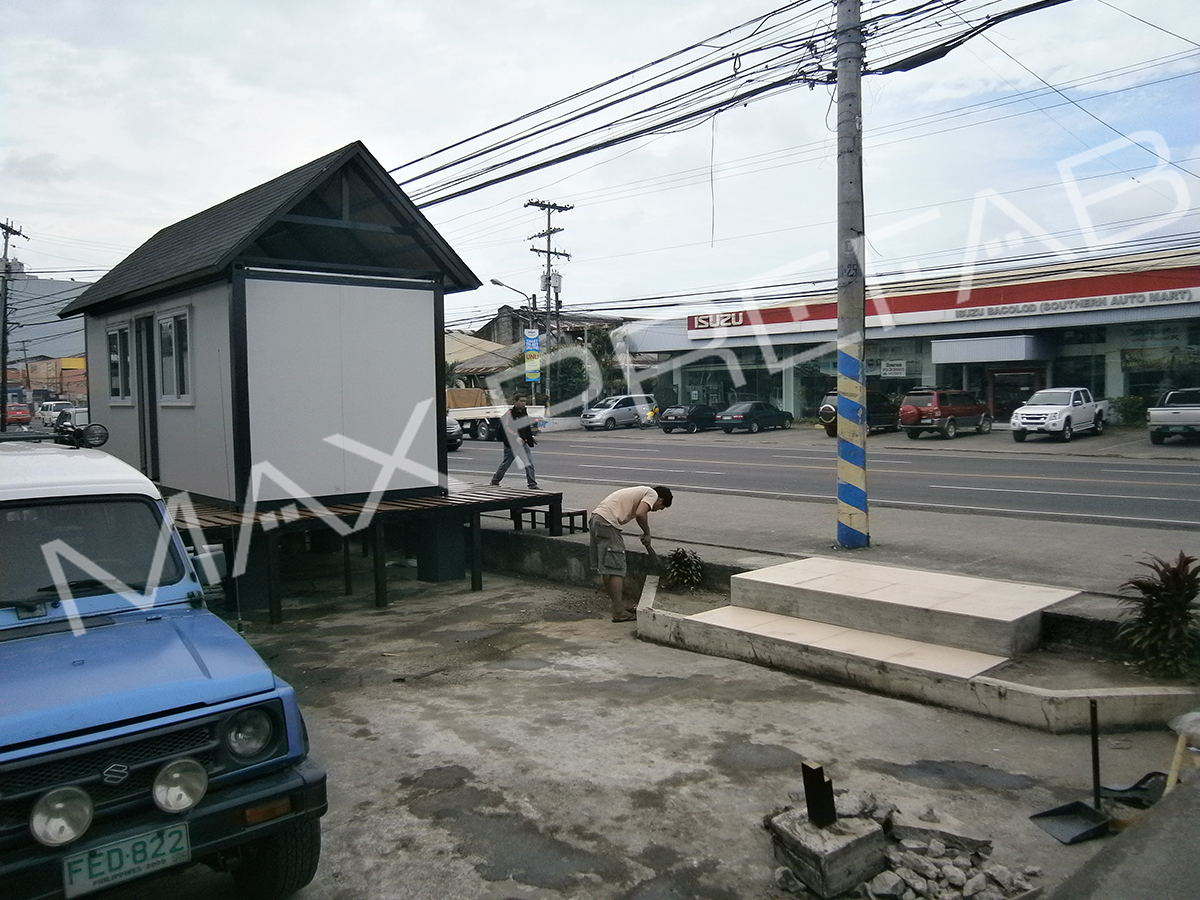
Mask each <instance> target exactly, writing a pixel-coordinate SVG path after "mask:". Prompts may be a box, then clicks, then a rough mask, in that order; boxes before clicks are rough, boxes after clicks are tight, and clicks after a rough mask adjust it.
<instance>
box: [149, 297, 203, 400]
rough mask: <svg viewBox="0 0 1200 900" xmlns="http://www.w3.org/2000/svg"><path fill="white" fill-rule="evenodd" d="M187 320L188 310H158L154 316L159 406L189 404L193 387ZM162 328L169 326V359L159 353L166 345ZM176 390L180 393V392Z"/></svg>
mask: <svg viewBox="0 0 1200 900" xmlns="http://www.w3.org/2000/svg"><path fill="white" fill-rule="evenodd" d="M191 319H192V311H191V307H177V308H175V309H166V310H162V311H160V312H159V313H157V314H156V315H155V317H154V323H155V344H154V355H155V362H156V364H157V365H158V402H159V405H160V406H191V405H192V390H193V387H194V384H193V378H192V337H191V336H192V327H191ZM180 323H182V325H183V327H182V328H180V327H179V325H180ZM166 326H170V338H169V340H170V348H171V353H170V355H169V356H168V355H167V354H166V353H164V352H163V351H164V347H165V346H166V345H167V342H166V339H165V335H164V328H165V327H166ZM168 362H169V364H170V371H169V372H168V368H167V366H168ZM168 375H169V377H168ZM181 382H182V384H181ZM180 387H182V388H183V390H180V389H179V388H180ZM168 389H170V390H168Z"/></svg>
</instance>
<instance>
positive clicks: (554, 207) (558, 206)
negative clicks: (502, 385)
mask: <svg viewBox="0 0 1200 900" xmlns="http://www.w3.org/2000/svg"><path fill="white" fill-rule="evenodd" d="M525 205H526V206H535V207H537V208H538V209H541V210H545V213H546V230H545V231H540V232H538V233H537V234H532V235H530V236H529V240H531V241H533V240H537V239H538V238H543V237H544V238H545V239H546V247H545V249H542V248H541V247H530V248H529V249H530V250H532V251H533V252H534V253H544V254H545V255H546V272H545V274H544V275H542V290H543V291H545V292H546V349H545V350H544V351H543V353H545V352H546V351H548V350H549V349H550V331H551V329H550V322H551V317H552V316H553V315H554V291H553V289H552V286H551V285H552V271H551V268H552V265H553V263H554V257H556V256H563V257H566V258H567V259H570V258H571V254H570V253H564V252H562V251H561V250H555V249H553V247H552V246H551V244H550V239H551V238H552V237H553V236H554V235H556V234H558V233H559V232H560V231H562V229H561V228H551V227H550V217H551V216H552V215H553V214H554V213H556V212H570V211H571V210H573V209H574V208H575V207H574V206H573V205H572V204H570V203H549V202H547V201H545V200H530V201H529V202H528V203H526V204H525ZM534 311H535V312H536V311H537V304H536V303H535V304H534ZM560 337H561V335H560ZM542 377H543V378H544V379H545V384H546V388H545V390H546V406H547V407H549V406H550V405H551V400H550V365H549V363H547V364H546V367H545V368H544V369H543V370H542Z"/></svg>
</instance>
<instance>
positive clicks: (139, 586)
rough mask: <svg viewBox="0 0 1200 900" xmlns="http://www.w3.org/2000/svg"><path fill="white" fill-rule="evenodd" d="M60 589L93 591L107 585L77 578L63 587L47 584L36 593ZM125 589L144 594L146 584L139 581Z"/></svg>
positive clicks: (90, 579) (97, 580) (91, 579)
mask: <svg viewBox="0 0 1200 900" xmlns="http://www.w3.org/2000/svg"><path fill="white" fill-rule="evenodd" d="M62 587H65V588H69V589H70V590H72V591H76V590H82V591H90V590H95V589H96V588H107V587H108V584H107V583H106V582H103V581H101V580H100V579H99V578H77V579H76V580H75V581H68V582H67V583H66V584H63V585H59V584H48V585H46V586H45V587H40V588H38V589H37V592H38V593H39V594H45V593H49V592H50V591H58V590H59V588H62ZM125 587H127V588H129V590H131V591H137V592H138V593H139V594H144V593H145V592H146V583H145V582H144V581H139V582H136V583H134V584H127V585H125Z"/></svg>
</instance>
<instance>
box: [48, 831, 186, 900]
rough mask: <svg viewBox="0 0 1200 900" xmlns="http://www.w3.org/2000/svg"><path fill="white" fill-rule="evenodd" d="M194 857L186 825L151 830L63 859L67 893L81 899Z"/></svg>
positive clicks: (65, 890) (64, 887)
mask: <svg viewBox="0 0 1200 900" xmlns="http://www.w3.org/2000/svg"><path fill="white" fill-rule="evenodd" d="M191 858H192V850H191V845H190V844H189V842H188V828H187V825H186V824H184V823H182V822H181V823H180V824H178V825H172V826H171V827H170V828H162V829H160V830H158V831H147V832H146V833H145V834H139V835H137V836H135V837H131V838H126V839H125V840H123V841H113V843H111V844H105V845H104V846H103V847H96V848H95V849H93V850H85V851H84V852H82V853H76V854H74V855H73V856H68V857H67V858H66V859H64V860H63V869H62V872H63V892H64V893H65V894H66V895H67V896H68V897H78V896H80V895H82V894H87V893H90V892H91V891H98V890H100V888H105V887H108V886H109V885H112V884H119V883H120V882H122V881H129V880H130V879H132V878H140V877H141V876H142V875H146V874H147V873H149V872H153V871H156V870H157V869H165V868H167V867H169V866H175V865H179V864H180V863H185V862H187V861H188V860H189V859H191Z"/></svg>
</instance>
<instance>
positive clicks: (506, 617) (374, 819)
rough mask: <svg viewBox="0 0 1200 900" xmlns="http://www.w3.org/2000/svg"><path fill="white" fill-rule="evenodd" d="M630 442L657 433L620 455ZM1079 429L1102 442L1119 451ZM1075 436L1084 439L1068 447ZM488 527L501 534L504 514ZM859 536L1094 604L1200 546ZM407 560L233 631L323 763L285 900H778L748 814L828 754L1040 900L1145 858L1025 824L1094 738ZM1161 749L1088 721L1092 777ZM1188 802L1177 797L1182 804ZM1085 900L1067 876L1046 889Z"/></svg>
mask: <svg viewBox="0 0 1200 900" xmlns="http://www.w3.org/2000/svg"><path fill="white" fill-rule="evenodd" d="M643 436H644V437H645V439H651V438H652V437H654V435H653V434H652V433H650V432H645V433H640V434H637V435H636V438H635V439H641V438H642V437H643ZM735 437H736V436H735ZM762 437H765V438H768V439H770V440H778V441H781V442H782V441H793V442H795V441H802V440H815V439H817V437H818V436H817V435H813V434H808V433H805V432H803V431H801V430H800V429H793V431H791V432H780V433H772V434H771V435H767V436H760V438H762ZM819 437H820V439H821V440H827V439H825V438H824V437H823V435H820V436H819ZM1003 437H1005V438H1006V439H1007V436H1006V435H1005V436H1003ZM1118 437H1119V435H1118ZM553 439H554V437H553V435H552V434H551V435H548V436H547V440H553ZM659 439H660V440H661V439H662V437H661V436H659ZM876 439H877V438H872V440H876ZM888 439H889V437H888V436H884V437H883V440H885V441H886V440H888ZM899 439H900V440H905V439H904V438H903V436H900V437H899ZM1127 439H1128V440H1129V441H1130V444H1131V446H1133V445H1134V444H1136V443H1137V442H1136V441H1134V439H1133V438H1132V437H1129V436H1127ZM969 440H971V439H964V440H962V441H961V442H960V443H961V445H962V446H963V447H964V448H965V447H966V446H967V444H968V442H969ZM1093 440H1094V441H1095V442H1096V443H1094V444H1093V445H1092V447H1091V450H1092V452H1099V451H1100V450H1101V449H1102V448H1100V446H1099V444H1100V442H1102V441H1107V440H1109V435H1105V436H1103V437H1101V438H1098V439H1093ZM1143 441H1144V436H1143ZM911 443H912V444H920V443H921V442H911ZM1030 443H1031V442H1027V443H1026V444H1025V445H1016V444H1013V443H1012V442H1011V441H1007V444H1006V445H1005V446H1004V449H1006V450H1008V449H1011V448H1017V449H1021V448H1025V449H1026V450H1027V451H1028V450H1029V449H1030ZM908 444H909V442H908V441H906V440H905V444H904V445H905V446H907V445H908ZM468 446H470V445H468ZM955 446H956V448H957V447H958V444H956V445H955ZM997 446H999V444H997ZM1149 446H1150V445H1149V444H1148V442H1146V447H1149ZM1076 447H1078V448H1081V449H1087V442H1086V440H1085V439H1081V440H1079V441H1077V442H1074V443H1073V444H1072V445H1071V448H1072V450H1073V452H1079V451H1074V448H1076ZM978 449H980V450H984V445H983V442H980V444H979V445H978ZM1051 449H1053V451H1054V452H1058V451H1059V450H1060V449H1063V448H1057V447H1056V448H1051ZM1154 449H1155V450H1163V451H1171V450H1173V448H1172V447H1171V445H1170V444H1168V445H1165V446H1164V447H1162V448H1154ZM1184 449H1185V450H1189V451H1190V450H1191V449H1192V448H1190V447H1186V448H1184ZM985 452H986V451H985ZM1175 452H1179V451H1175ZM1165 458H1179V457H1165ZM1184 458H1186V457H1184ZM485 474H486V473H485ZM541 480H542V483H543V486H545V487H547V488H549V489H552V490H562V491H564V499H565V502H566V504H567V505H568V506H580V507H589V508H590V506H591V505H593V504H594V502H595V501H596V500H598V499H599V498H600V497H602V496H603V495H604V494H605V493H607V492H608V490H611V486H609V485H605V484H601V483H598V482H570V483H566V482H562V483H557V482H555V481H554V480H553V479H541ZM832 516H833V514H832V508H831V507H830V506H827V505H822V504H814V503H797V502H791V501H787V500H780V499H772V498H762V497H744V496H724V497H722V496H717V495H711V494H708V495H703V494H696V493H688V492H681V493H680V494H678V495H677V499H676V504H675V507H674V508H673V509H672V510H671V511H670V512H669V513H668V514H666V515H665V516H664V517H663V518H662V519H661V521H660V522H659V523H658V524H656V526H655V533H656V534H658V535H659V538H658V541H657V544H658V547H659V549H660V552H662V551H664V550H670V549H671V548H673V547H675V546H677V545H680V546H682V545H686V546H690V547H694V548H696V549H698V551H699V552H700V553H701V555H702V556H703V557H704V558H705V559H708V560H712V561H720V562H722V563H729V564H738V565H747V564H764V563H769V562H772V561H778V560H779V559H780V558H785V557H794V556H799V555H810V554H813V555H817V554H828V553H837V552H838V551H836V550H834V549H833V548H832V535H833V518H832ZM489 527H492V528H497V529H500V528H511V526H509V525H507V523H505V522H504V521H503V520H500V519H496V520H492V521H490V522H489ZM872 535H873V546H872V548H871V549H870V550H868V551H859V552H860V553H862V554H863V556H862V557H856V558H864V561H872V560H879V561H881V562H887V563H888V564H894V565H935V566H944V567H945V569H946V570H947V571H964V572H968V573H970V574H976V575H981V576H985V577H998V578H1007V579H1013V578H1014V574H1015V571H1016V570H1020V571H1021V572H1023V573H1027V574H1029V575H1032V576H1033V577H1028V580H1031V581H1037V582H1039V583H1046V584H1055V585H1065V586H1074V587H1079V588H1083V589H1086V590H1094V591H1101V592H1104V591H1108V592H1114V591H1115V588H1116V585H1117V584H1119V582H1120V581H1121V580H1124V579H1125V578H1127V577H1129V575H1130V574H1131V569H1130V564H1131V560H1132V559H1134V558H1136V557H1138V556H1140V554H1142V553H1144V552H1158V553H1160V555H1161V554H1162V553H1172V554H1173V553H1175V552H1178V550H1179V549H1181V548H1185V547H1186V548H1188V549H1190V550H1192V552H1195V545H1196V534H1195V533H1194V532H1191V533H1179V532H1172V531H1165V530H1150V531H1145V530H1137V529H1124V528H1116V527H1112V526H1101V525H1089V524H1073V523H1044V524H1042V525H1031V524H1030V523H1029V522H1028V521H1027V520H1021V519H1010V518H1002V517H995V518H984V519H982V520H981V519H980V518H979V517H975V516H960V515H957V514H953V513H929V512H916V511H911V510H900V509H879V510H876V511H875V512H874V513H873V528H872ZM562 540H565V541H583V540H585V538H584V536H581V535H575V536H568V537H565V538H563V539H562ZM1047 542H1053V544H1054V545H1055V546H1061V547H1062V548H1063V549H1064V553H1062V554H1060V555H1056V554H1047V553H1039V554H1037V556H1038V559H1039V560H1041V561H1040V562H1038V563H1036V564H1035V563H1033V561H1032V560H1030V559H1029V555H1030V554H1029V548H1030V547H1031V546H1041V547H1044V546H1046V545H1047ZM402 556H403V554H399V555H393V557H392V562H393V566H392V568H390V569H389V572H390V573H391V574H392V578H391V580H390V588H391V605H390V606H389V607H387V608H386V609H375V608H374V607H373V606H372V602H371V595H370V585H371V580H370V575H369V570H368V563H369V561H368V560H365V559H358V560H356V565H357V566H360V567H361V568H360V571H359V572H358V573H357V575H356V580H355V584H356V586H359V587H360V591H359V592H358V593H356V594H355V595H353V596H350V597H342V596H341V584H342V578H341V569H340V563H341V557H340V555H339V554H336V553H335V554H331V555H329V556H324V557H322V556H303V557H289V558H288V560H287V561H286V572H287V579H286V582H285V589H286V595H287V599H286V605H285V615H286V621H285V622H284V623H283V624H282V625H276V626H271V625H268V624H266V623H265V622H264V621H261V620H260V619H258V618H253V617H251V618H248V620H247V621H246V623H245V628H246V637H247V638H248V639H249V640H250V642H251V643H252V644H253V645H254V646H255V647H256V648H258V650H259V651H260V652H261V653H262V654H263V656H264V657H266V658H267V659H268V661H269V662H270V663H271V665H272V666H273V667H274V668H275V669H276V671H277V672H278V673H279V674H280V675H281V676H282V677H283V678H285V679H287V680H288V681H289V682H291V683H292V684H293V685H295V687H296V689H297V691H298V692H299V696H300V700H301V703H302V705H303V707H304V709H305V711H306V716H307V720H308V725H309V730H310V732H311V736H312V744H313V754H314V755H315V756H316V757H317V758H318V759H319V760H320V761H321V762H322V763H323V764H324V765H325V766H326V767H327V768H328V770H329V773H330V782H329V789H330V811H329V814H328V815H327V816H326V818H325V820H324V851H323V860H322V864H321V868H320V870H319V872H318V874H317V877H316V880H315V881H314V883H313V884H312V885H311V886H310V887H309V888H307V889H305V890H304V891H302V892H301V893H300V894H299V895H298V896H299V897H301V898H308V900H318V898H319V900H368V898H369V900H384V898H387V900H444V898H450V897H452V898H456V900H510V898H523V900H568V898H569V900H593V898H594V900H675V898H706V900H707V898H711V900H735V898H736V900H768V898H775V900H783V898H785V897H791V896H794V895H787V894H785V893H783V892H782V891H781V890H780V889H778V888H777V887H775V885H774V882H773V878H772V872H773V870H774V868H775V867H776V863H775V862H774V860H773V858H772V854H771V846H770V841H769V839H768V836H767V833H766V831H765V830H764V829H763V827H762V818H763V816H764V815H766V814H767V813H770V812H772V811H773V810H776V809H778V808H780V807H783V806H785V805H789V804H796V803H798V802H800V794H799V791H800V784H801V782H800V764H801V762H810V763H820V764H823V765H824V766H825V767H826V772H827V773H828V774H829V775H830V776H831V778H832V780H833V782H834V785H835V787H837V788H846V789H850V790H855V791H869V792H872V793H874V794H875V795H877V796H878V797H879V798H881V799H884V800H888V801H891V802H893V803H895V804H897V805H898V806H899V807H900V808H901V809H902V810H904V811H906V812H911V813H914V814H918V815H919V814H921V813H922V812H924V811H926V810H928V809H930V808H932V809H933V811H934V812H935V813H936V814H937V815H939V816H941V817H943V818H944V819H945V818H951V817H952V818H953V819H957V820H959V821H960V822H961V823H963V825H964V826H965V827H966V828H967V829H968V830H969V831H971V832H974V833H977V834H978V835H980V836H982V837H986V838H989V839H991V840H992V841H993V842H994V844H995V853H994V859H995V860H996V861H997V862H1000V863H1002V864H1005V865H1009V866H1013V867H1022V866H1034V867H1037V868H1038V869H1040V870H1041V872H1042V874H1041V875H1040V876H1038V877H1034V878H1033V879H1032V881H1033V882H1034V883H1035V884H1037V885H1039V886H1041V887H1043V888H1045V889H1047V890H1048V891H1049V890H1052V889H1054V888H1056V887H1058V886H1060V885H1064V883H1065V882H1067V879H1068V878H1070V877H1071V876H1074V877H1075V878H1076V879H1078V878H1080V877H1082V876H1083V875H1086V873H1088V872H1089V871H1092V870H1093V869H1097V867H1098V865H1105V864H1107V862H1108V861H1109V860H1111V859H1115V858H1117V857H1122V858H1124V859H1127V860H1128V859H1133V860H1134V861H1135V862H1136V859H1137V853H1136V850H1124V849H1123V847H1124V846H1125V844H1123V843H1118V842H1122V841H1125V840H1126V839H1128V838H1135V836H1136V835H1137V833H1138V830H1137V829H1136V828H1135V829H1133V830H1131V831H1129V832H1127V833H1126V834H1123V835H1119V836H1117V837H1115V838H1113V837H1109V838H1104V839H1100V840H1093V841H1088V842H1084V843H1080V844H1074V845H1065V844H1061V843H1059V842H1058V841H1056V840H1055V839H1054V838H1052V837H1051V836H1050V835H1048V834H1047V833H1045V832H1044V831H1042V830H1041V829H1039V828H1038V827H1037V826H1036V825H1035V824H1033V823H1032V822H1031V821H1030V819H1029V817H1030V815H1032V814H1034V813H1037V812H1041V811H1045V810H1047V809H1050V808H1053V807H1056V806H1060V805H1062V804H1066V803H1070V802H1073V801H1080V800H1082V801H1090V799H1091V791H1092V785H1091V758H1090V749H1089V738H1088V736H1087V735H1084V734H1067V735H1049V734H1046V733H1043V732H1039V731H1034V730H1031V729H1027V728H1023V727H1020V726H1016V725H1009V724H1005V723H1001V722H996V721H992V720H988V719H983V718H979V717H976V716H972V715H969V714H966V713H961V712H956V711H952V710H945V709H939V708H935V707H930V706H924V705H921V704H918V703H912V702H908V701H903V700H897V699H892V698H888V697H883V696H879V695H875V694H868V693H863V692H859V691H855V690H853V689H849V688H843V687H840V686H836V685H831V684H826V683H821V682H818V681H815V680H812V679H808V678H804V677H800V676H796V675H791V674H787V673H784V672H779V671H774V670H769V669H765V668H762V667H758V666H754V665H749V664H746V663H741V662H735V661H730V660H725V659H718V658H712V657H706V656H698V655H695V654H691V653H688V652H685V651H681V650H678V649H674V648H668V647H663V646H659V645H654V644H649V643H646V642H643V641H639V640H637V639H636V637H635V633H634V630H633V628H632V627H631V626H630V625H616V624H612V623H611V622H610V621H609V614H608V609H607V602H606V600H605V598H604V597H603V595H602V594H601V592H600V590H599V588H598V587H597V586H592V585H589V584H580V583H568V582H559V583H556V582H553V581H550V580H543V579H536V578H530V577H512V576H506V575H500V574H495V573H493V572H488V573H487V574H486V576H485V579H484V590H483V591H482V592H478V593H472V592H470V591H469V590H468V589H467V587H468V583H466V582H455V583H445V584H425V583H420V582H417V581H415V580H414V579H413V577H412V575H413V571H412V570H411V569H410V568H407V567H404V560H403V559H402ZM1046 560H1050V561H1049V562H1047V561H1046ZM561 574H562V573H559V576H560V577H561ZM1077 576H1078V577H1077ZM717 599H719V598H716V597H710V596H705V595H701V596H685V595H679V596H677V597H676V598H674V602H677V603H680V604H689V603H691V604H698V605H703V604H705V603H708V602H716V600H717ZM1046 677H1048V678H1050V679H1051V680H1053V679H1055V678H1061V677H1065V676H1064V675H1056V674H1055V672H1054V671H1051V672H1050V673H1048V675H1047V676H1046ZM1174 745H1175V735H1174V733H1173V732H1171V731H1170V730H1169V729H1168V728H1167V727H1166V725H1165V723H1164V725H1163V727H1162V728H1161V729H1151V730H1146V731H1136V732H1110V731H1105V732H1104V733H1103V734H1102V735H1101V741H1100V764H1101V778H1102V781H1103V783H1104V784H1106V785H1110V786H1126V785H1130V784H1133V783H1134V782H1136V781H1137V780H1138V779H1139V778H1140V777H1141V776H1142V775H1144V774H1146V773H1148V772H1152V771H1166V770H1167V768H1168V767H1169V765H1170V762H1171V758H1172V753H1173V750H1174ZM1198 789H1200V788H1197V786H1195V785H1193V784H1188V785H1185V786H1184V787H1183V788H1181V789H1180V791H1179V792H1178V793H1177V794H1176V795H1173V796H1177V797H1182V798H1183V799H1184V800H1185V801H1186V800H1187V799H1188V798H1189V797H1190V796H1194V794H1195V792H1196V790H1198ZM1175 805H1176V806H1180V807H1182V808H1183V809H1184V810H1185V813H1187V812H1188V811H1189V810H1190V809H1192V808H1193V807H1192V806H1189V805H1188V804H1187V803H1180V802H1178V801H1176V803H1175ZM1193 806H1194V804H1193ZM1189 814H1190V813H1189ZM1185 822H1186V820H1185ZM1139 827H1140V826H1139ZM1168 832H1169V833H1173V835H1174V837H1175V840H1176V842H1177V844H1176V845H1177V846H1179V847H1181V848H1183V850H1182V852H1183V853H1184V854H1185V855H1186V854H1187V853H1188V852H1189V851H1187V849H1186V848H1187V846H1189V845H1190V846H1192V847H1193V848H1194V843H1195V840H1194V837H1193V835H1194V822H1190V823H1186V824H1183V825H1180V824H1178V823H1174V824H1173V827H1172V828H1169V829H1168ZM1163 840H1164V841H1166V840H1167V838H1166V837H1165V836H1164V837H1163ZM1180 841H1182V842H1183V843H1178V842H1180ZM1190 852H1191V854H1192V855H1193V856H1195V853H1194V849H1193V850H1192V851H1190ZM1160 855H1161V854H1160ZM1112 877H1116V878H1118V879H1119V878H1120V877H1121V876H1120V873H1118V874H1117V875H1115V876H1112ZM227 886H228V882H227V881H226V880H225V879H224V877H223V876H218V875H216V874H213V873H208V872H207V871H206V870H203V869H202V868H199V867H197V868H196V869H193V870H189V872H187V873H186V874H185V875H183V876H175V877H172V876H165V877H164V878H163V879H159V880H157V881H154V882H151V883H150V884H147V885H145V886H142V887H138V888H128V889H126V890H124V891H114V892H113V893H112V897H113V898H116V897H120V898H123V900H132V898H139V900H150V898H158V897H161V896H164V895H165V893H169V894H170V896H172V897H175V898H180V900H196V898H201V897H215V896H225V895H226V894H227ZM1067 887H1070V885H1069V884H1066V885H1064V889H1066V888H1067ZM1072 890H1074V888H1072ZM106 896H107V895H106ZM1092 896H1093V894H1092V893H1090V892H1089V889H1088V888H1087V887H1086V886H1085V887H1083V888H1079V889H1078V890H1077V891H1076V892H1075V893H1070V894H1065V895H1064V898H1066V897H1069V900H1089V898H1091V897H1092ZM1096 896H1097V897H1098V896H1099V895H1096ZM1104 896H1105V897H1106V898H1107V897H1108V896H1109V895H1104ZM1111 896H1112V897H1113V898H1114V900H1115V898H1117V897H1122V898H1123V900H1142V898H1143V896H1145V897H1147V898H1148V897H1149V896H1153V897H1154V900H1174V898H1179V900H1182V898H1184V897H1187V898H1191V897H1193V896H1195V894H1194V893H1169V892H1168V893H1163V892H1159V893H1155V894H1153V895H1142V894H1137V893H1128V894H1113V895H1111Z"/></svg>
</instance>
